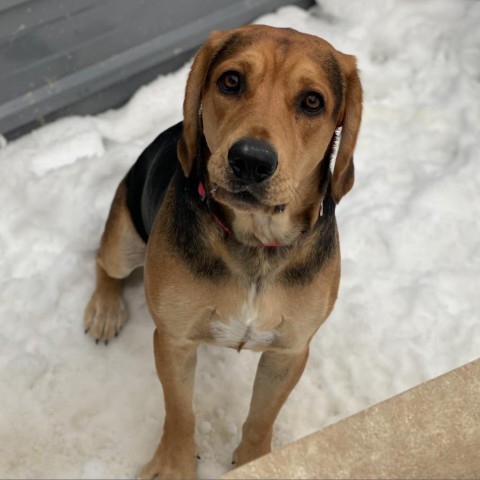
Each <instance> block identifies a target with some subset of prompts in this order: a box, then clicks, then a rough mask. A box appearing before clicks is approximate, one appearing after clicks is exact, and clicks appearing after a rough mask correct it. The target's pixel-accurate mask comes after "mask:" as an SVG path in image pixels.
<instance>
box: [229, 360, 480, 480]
mask: <svg viewBox="0 0 480 480" xmlns="http://www.w3.org/2000/svg"><path fill="white" fill-rule="evenodd" d="M222 478H224V479H237V478H243V479H249V478H335V479H339V478H343V479H346V478H348V479H350V478H363V479H367V478H368V479H370V478H403V479H409V478H424V479H433V478H438V479H440V478H442V479H446V478H469V479H480V359H479V360H476V361H474V362H472V363H469V364H467V365H465V366H463V367H460V368H457V369H456V370H453V371H451V372H449V373H447V374H445V375H442V376H440V377H437V378H435V379H433V380H431V381H429V382H426V383H423V384H421V385H419V386H418V387H415V388H413V389H412V390H408V391H407V392H404V393H402V394H400V395H397V396H395V397H392V398H390V399H388V400H386V401H384V402H382V403H379V404H378V405H375V406H373V407H371V408H368V409H366V410H363V411H362V412H360V413H358V414H356V415H353V416H351V417H349V418H346V419H344V420H342V421H340V422H338V423H336V424H334V425H331V426H329V427H327V428H325V429H323V430H320V431H318V432H316V433H314V434H312V435H309V436H307V437H304V438H302V439H300V440H298V441H296V442H294V443H292V444H290V445H287V446H286V447H284V448H282V449H280V450H277V451H274V452H272V453H271V454H269V455H266V456H264V457H262V458H260V459H258V460H256V461H254V462H251V463H249V464H247V465H244V466H243V467H240V468H237V469H235V470H233V471H231V472H229V473H228V474H226V475H225V476H224V477H222Z"/></svg>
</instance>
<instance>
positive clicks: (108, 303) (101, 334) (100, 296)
mask: <svg viewBox="0 0 480 480" xmlns="http://www.w3.org/2000/svg"><path fill="white" fill-rule="evenodd" d="M126 321H127V309H126V306H125V302H124V300H123V297H122V294H121V293H118V292H111V291H108V290H95V292H94V293H93V295H92V298H91V299H90V301H89V302H88V305H87V308H86V309H85V314H84V316H83V326H84V328H85V333H90V334H91V335H92V337H93V338H94V339H95V341H96V343H98V342H100V341H102V342H104V343H105V345H107V344H108V341H109V340H110V339H111V338H112V337H114V336H117V335H118V333H119V332H120V330H121V329H122V327H123V326H124V325H125V322H126Z"/></svg>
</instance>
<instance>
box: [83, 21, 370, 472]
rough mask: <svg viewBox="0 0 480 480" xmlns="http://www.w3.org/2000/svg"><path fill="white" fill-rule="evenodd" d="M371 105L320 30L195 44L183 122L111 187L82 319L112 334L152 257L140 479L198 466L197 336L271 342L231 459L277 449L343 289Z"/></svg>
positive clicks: (260, 347)
mask: <svg viewBox="0 0 480 480" xmlns="http://www.w3.org/2000/svg"><path fill="white" fill-rule="evenodd" d="M361 113H362V88H361V85H360V80H359V77H358V73H357V68H356V61H355V57H353V56H350V55H345V54H343V53H341V52H339V51H337V50H335V49H334V48H333V47H332V46H331V45H330V44H329V43H327V42H326V41H324V40H322V39H320V38H317V37H315V36H312V35H307V34H302V33H299V32H296V31H294V30H291V29H277V28H272V27H267V26H261V25H250V26H245V27H242V28H238V29H235V30H231V31H226V32H219V31H217V32H213V33H212V34H211V35H210V38H209V39H208V41H207V43H206V44H205V45H204V46H203V48H202V49H201V50H200V52H199V53H198V54H197V56H196V57H195V60H194V62H193V66H192V69H191V72H190V75H189V77H188V82H187V87H186V93H185V101H184V120H183V123H179V124H177V125H175V126H173V127H171V128H170V129H168V130H167V131H165V132H163V133H162V134H161V135H160V136H159V137H158V138H157V139H156V140H155V141H154V142H153V143H152V144H151V145H150V146H149V147H148V148H147V149H146V150H145V151H144V152H143V153H142V155H141V156H140V158H139V159H138V161H137V162H136V163H135V165H134V166H133V167H132V169H131V170H130V171H129V172H128V174H127V175H126V177H125V178H124V179H123V180H122V182H121V183H120V185H119V187H118V189H117V192H116V195H115V198H114V200H113V204H112V207H111V210H110V215H109V217H108V220H107V224H106V228H105V232H104V234H103V237H102V241H101V245H100V249H99V252H98V256H97V266H96V268H97V284H96V288H95V291H94V293H93V295H92V298H91V300H90V302H89V304H88V306H87V308H86V311H85V317H84V322H85V329H86V331H90V333H91V334H92V335H93V337H94V338H95V339H96V340H97V342H98V341H100V340H101V341H104V342H105V343H106V342H108V340H109V339H110V338H111V337H112V336H114V335H116V334H117V333H118V332H119V330H120V329H121V328H122V326H123V324H124V323H125V321H126V309H125V305H124V301H123V297H122V280H121V279H123V278H125V277H127V276H128V275H129V274H130V273H131V272H132V270H134V269H135V268H136V267H140V266H142V265H144V266H145V292H146V298H147V303H148V308H149V310H150V313H151V315H152V317H153V319H154V321H155V325H156V330H155V333H154V351H155V362H156V367H157V372H158V376H159V378H160V381H161V383H162V386H163V393H164V397H165V409H166V413H165V423H164V428H163V436H162V439H161V442H160V444H159V446H158V448H157V450H156V452H155V454H154V456H153V458H152V460H151V461H150V462H149V463H148V464H147V465H146V466H145V467H144V469H143V470H142V472H141V474H140V476H141V477H142V478H152V477H155V476H158V477H160V478H174V477H182V478H187V477H188V478H190V477H194V476H195V455H196V446H195V442H194V432H195V418H194V414H193V410H192V394H193V382H194V376H195V365H196V351H197V346H198V344H199V343H209V344H212V345H222V346H225V347H230V348H234V349H237V350H238V351H240V350H241V349H252V350H256V351H262V352H263V354H262V356H261V358H260V362H259V365H258V371H257V375H256V378H255V383H254V388H253V397H252V401H251V406H250V411H249V414H248V417H247V419H246V421H245V423H244V425H243V434H242V439H241V442H240V444H239V446H238V448H237V449H236V451H235V453H234V461H235V462H236V464H237V465H238V464H243V463H245V462H248V461H250V460H253V459H255V458H257V457H259V456H260V455H263V454H265V453H268V452H269V451H270V449H271V440H272V427H273V423H274V421H275V418H276V417H277V414H278V412H279V411H280V408H281V407H282V405H283V403H284V402H285V400H286V399H287V397H288V395H289V393H290V392H291V390H292V389H293V387H294V386H295V384H296V383H297V382H298V380H299V378H300V376H301V374H302V372H303V370H304V367H305V363H306V361H307V357H308V349H309V343H310V340H311V339H312V337H313V335H314V334H315V332H316V331H317V330H318V328H319V327H320V325H321V324H322V323H323V322H324V321H325V319H326V318H327V317H328V315H329V314H330V312H331V310H332V308H333V305H334V303H335V299H336V297H337V291H338V285H339V279H340V250H339V241H338V233H337V227H336V222H335V206H336V204H337V203H338V202H339V201H340V199H341V198H342V196H343V195H345V194H346V193H347V192H348V191H349V190H350V188H351V187H352V185H353V181H354V167H353V151H354V148H355V143H356V139H357V134H358V130H359V127H360V120H361ZM340 127H341V133H340V134H339V128H340ZM337 136H338V138H337ZM337 143H338V150H337V152H336V153H337V155H336V160H335V167H334V169H333V173H332V172H331V168H330V167H331V163H332V161H333V158H334V157H335V150H336V146H337V145H336V144H337Z"/></svg>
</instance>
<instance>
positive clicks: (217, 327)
mask: <svg viewBox="0 0 480 480" xmlns="http://www.w3.org/2000/svg"><path fill="white" fill-rule="evenodd" d="M256 291H257V289H256V286H255V285H254V284H252V285H251V287H250V290H249V292H248V297H247V300H246V301H245V302H244V303H243V305H242V306H241V308H240V311H239V312H238V314H237V315H230V316H229V318H228V322H227V323H223V322H220V321H218V320H216V321H214V322H212V323H211V324H210V330H211V332H212V334H213V336H214V337H215V340H216V342H215V343H217V344H220V345H222V346H224V347H231V348H236V349H237V350H238V351H240V350H241V349H242V348H246V349H250V350H261V349H262V348H263V347H265V346H266V345H269V344H272V343H273V342H274V341H275V340H276V339H277V338H278V336H279V332H278V331H277V330H271V331H261V330H258V329H257V327H258V323H259V322H260V314H259V312H258V310H257V309H256V308H255V302H254V300H255V293H256Z"/></svg>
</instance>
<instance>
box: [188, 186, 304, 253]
mask: <svg viewBox="0 0 480 480" xmlns="http://www.w3.org/2000/svg"><path fill="white" fill-rule="evenodd" d="M197 191H198V194H199V195H200V198H201V200H202V202H205V203H206V204H207V207H208V209H209V210H210V213H211V214H212V216H213V219H214V220H215V221H216V222H217V224H218V225H219V226H220V227H221V229H222V230H223V231H224V232H225V233H228V234H232V235H233V232H232V231H231V230H230V229H229V228H228V227H227V226H226V225H225V224H224V223H223V222H222V221H221V220H220V218H218V216H217V215H215V213H214V212H213V211H212V209H211V208H210V205H209V199H208V198H207V192H206V191H205V187H204V186H203V183H202V182H199V184H198V189H197ZM302 233H303V232H302ZM258 246H259V247H281V246H282V245H281V244H280V243H278V242H270V243H260V244H259V245H258Z"/></svg>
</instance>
